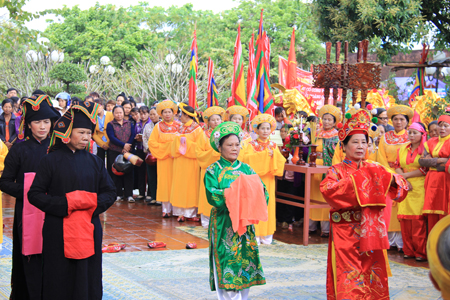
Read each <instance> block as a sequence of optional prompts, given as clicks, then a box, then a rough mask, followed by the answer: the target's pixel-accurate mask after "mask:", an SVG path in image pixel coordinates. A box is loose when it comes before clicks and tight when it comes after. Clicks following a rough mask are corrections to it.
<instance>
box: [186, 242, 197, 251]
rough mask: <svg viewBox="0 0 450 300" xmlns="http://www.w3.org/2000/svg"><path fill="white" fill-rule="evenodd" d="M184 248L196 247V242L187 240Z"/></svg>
mask: <svg viewBox="0 0 450 300" xmlns="http://www.w3.org/2000/svg"><path fill="white" fill-rule="evenodd" d="M186 249H197V244H196V243H192V242H188V243H187V244H186Z"/></svg>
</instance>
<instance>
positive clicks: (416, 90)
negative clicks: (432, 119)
mask: <svg viewBox="0 0 450 300" xmlns="http://www.w3.org/2000/svg"><path fill="white" fill-rule="evenodd" d="M428 51H429V47H428V48H427V46H426V44H423V49H422V54H421V57H420V60H419V64H425V63H426V61H427V56H428ZM424 88H425V68H423V67H421V68H417V73H416V79H415V81H414V87H413V90H412V92H411V95H409V106H411V107H413V102H414V101H416V97H417V96H422V95H423V94H424V93H423V90H424ZM411 121H412V122H420V115H419V114H418V113H417V112H416V111H414V117H413V119H412V120H411Z"/></svg>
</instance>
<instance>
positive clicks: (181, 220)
mask: <svg viewBox="0 0 450 300" xmlns="http://www.w3.org/2000/svg"><path fill="white" fill-rule="evenodd" d="M177 221H178V222H184V221H186V219H185V218H184V217H183V216H180V217H178V218H177Z"/></svg>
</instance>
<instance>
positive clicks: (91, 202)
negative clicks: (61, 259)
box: [63, 191, 97, 259]
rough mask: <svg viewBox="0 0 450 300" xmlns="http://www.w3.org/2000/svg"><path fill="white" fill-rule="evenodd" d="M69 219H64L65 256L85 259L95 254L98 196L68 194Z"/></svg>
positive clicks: (88, 193)
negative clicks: (93, 218)
mask: <svg viewBox="0 0 450 300" xmlns="http://www.w3.org/2000/svg"><path fill="white" fill-rule="evenodd" d="M66 198H67V212H68V215H67V217H65V218H64V223H63V232H64V234H63V235H64V256H65V257H66V258H71V259H85V258H88V257H90V256H92V255H94V254H95V248H94V224H92V222H91V220H92V214H93V213H94V211H95V209H96V208H97V194H95V193H90V192H86V191H73V192H70V193H67V194H66Z"/></svg>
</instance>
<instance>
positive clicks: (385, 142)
mask: <svg viewBox="0 0 450 300" xmlns="http://www.w3.org/2000/svg"><path fill="white" fill-rule="evenodd" d="M406 143H409V140H408V133H407V132H406V130H402V131H400V132H399V133H395V131H389V132H386V133H385V134H384V135H383V136H382V137H381V140H380V144H379V145H378V153H377V162H379V163H380V164H382V165H383V166H385V167H386V168H387V169H388V170H390V171H392V172H395V169H394V166H395V162H396V161H397V150H398V149H399V148H400V147H401V146H402V145H405V144H406ZM397 213H398V205H397V202H395V201H394V202H393V203H392V213H391V221H390V224H389V230H388V231H391V232H392V231H400V222H399V221H398V219H397Z"/></svg>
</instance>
